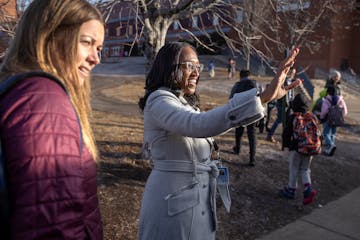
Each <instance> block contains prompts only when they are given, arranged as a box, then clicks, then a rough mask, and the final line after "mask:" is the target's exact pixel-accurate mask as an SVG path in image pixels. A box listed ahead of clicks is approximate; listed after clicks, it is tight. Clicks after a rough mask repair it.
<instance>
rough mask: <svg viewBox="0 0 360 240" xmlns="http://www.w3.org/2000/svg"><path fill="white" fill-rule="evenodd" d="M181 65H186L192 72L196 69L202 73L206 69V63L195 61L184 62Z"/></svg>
mask: <svg viewBox="0 0 360 240" xmlns="http://www.w3.org/2000/svg"><path fill="white" fill-rule="evenodd" d="M180 65H184V66H185V68H186V69H187V70H188V71H190V72H194V71H195V69H196V71H197V72H198V73H201V72H202V70H203V69H204V64H195V63H193V62H182V63H180Z"/></svg>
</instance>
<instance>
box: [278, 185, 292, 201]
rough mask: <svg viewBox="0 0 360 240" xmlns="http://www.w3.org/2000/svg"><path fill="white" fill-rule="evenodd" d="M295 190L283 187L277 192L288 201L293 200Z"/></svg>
mask: <svg viewBox="0 0 360 240" xmlns="http://www.w3.org/2000/svg"><path fill="white" fill-rule="evenodd" d="M295 192H296V188H290V187H284V188H283V189H281V190H280V191H279V196H280V197H284V198H289V199H295Z"/></svg>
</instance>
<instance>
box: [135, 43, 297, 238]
mask: <svg viewBox="0 0 360 240" xmlns="http://www.w3.org/2000/svg"><path fill="white" fill-rule="evenodd" d="M297 54H298V49H295V50H294V51H293V52H292V54H291V55H290V57H289V58H287V59H286V60H285V61H283V62H282V63H281V65H280V66H279V71H278V73H277V75H276V77H275V78H274V80H272V81H271V83H270V84H269V87H268V88H266V89H265V91H264V92H262V93H260V95H258V93H257V91H256V89H252V90H249V91H245V92H242V93H239V94H235V95H234V96H233V98H232V99H231V100H229V102H228V103H227V104H225V105H223V106H220V107H217V108H214V109H212V110H210V111H207V112H200V110H199V95H198V94H197V91H196V88H197V84H198V83H199V75H200V72H201V70H202V68H203V66H202V65H201V64H200V63H199V59H198V56H197V53H196V51H195V49H194V48H193V47H192V46H191V45H189V44H187V43H180V42H174V43H168V44H166V45H165V46H163V47H162V48H161V49H160V51H159V53H158V54H157V56H156V58H155V60H154V63H153V65H152V68H151V70H150V72H149V74H148V76H147V79H146V83H145V95H144V97H142V98H141V99H140V100H139V107H140V109H141V110H142V111H143V114H144V142H143V156H144V158H148V159H150V161H151V163H152V166H153V169H152V172H151V174H150V176H149V178H148V180H147V183H146V186H145V191H144V195H143V199H142V206H141V211H140V222H139V234H138V237H139V239H141V240H145V239H146V240H149V239H156V240H161V239H166V240H167V239H175V240H176V239H194V240H195V239H196V240H201V239H206V240H211V239H215V230H216V225H217V221H216V202H215V196H216V190H218V191H219V193H220V196H221V199H222V201H223V203H224V206H225V208H226V210H227V211H229V210H230V204H231V201H230V196H229V192H228V171H227V169H226V168H225V167H223V166H221V165H220V164H219V163H217V162H216V161H214V159H213V158H212V157H211V155H212V152H213V151H215V150H216V144H214V141H213V139H212V138H211V137H212V136H215V135H218V134H220V133H223V132H224V131H227V130H228V129H230V128H232V127H236V126H239V125H247V124H250V123H252V122H255V121H256V120H258V119H260V118H262V117H263V116H264V115H263V107H262V104H263V103H265V102H267V101H270V100H272V99H274V98H279V97H281V96H283V95H284V94H285V93H286V91H285V90H284V88H283V87H282V86H283V83H284V80H285V77H286V74H287V72H288V70H289V68H290V66H292V64H293V62H294V59H295V57H296V55H297ZM294 87H295V85H294Z"/></svg>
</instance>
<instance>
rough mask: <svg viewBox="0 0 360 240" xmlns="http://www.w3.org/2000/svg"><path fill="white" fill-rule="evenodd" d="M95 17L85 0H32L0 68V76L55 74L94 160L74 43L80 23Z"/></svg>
mask: <svg viewBox="0 0 360 240" xmlns="http://www.w3.org/2000/svg"><path fill="white" fill-rule="evenodd" d="M89 20H98V21H99V22H101V23H102V24H103V26H105V25H104V21H103V17H102V15H101V13H100V12H99V10H98V9H96V8H95V7H94V6H92V5H91V4H90V3H88V2H87V1H85V0H35V1H33V2H32V3H31V4H30V5H29V7H28V8H27V9H26V11H25V12H24V15H23V16H22V17H21V19H20V22H19V25H18V27H17V30H16V34H15V38H14V39H13V41H12V44H11V46H10V48H9V51H8V53H7V55H6V57H5V59H4V62H3V64H2V65H1V68H0V79H1V81H3V80H4V79H5V78H6V77H7V76H9V75H13V74H16V73H23V72H29V71H43V72H47V73H50V74H52V75H54V76H55V77H57V78H58V79H59V80H60V81H61V82H62V83H63V84H64V85H65V87H66V88H67V90H68V93H69V95H70V99H71V102H72V104H73V106H74V108H75V111H76V112H77V114H78V116H79V119H80V123H81V127H82V134H83V139H84V142H85V144H86V146H87V147H88V149H89V151H90V153H91V154H92V156H93V157H94V159H97V155H98V152H97V148H96V145H95V139H94V135H93V132H92V129H91V126H90V122H89V116H90V113H91V107H90V79H87V80H86V81H84V83H83V84H82V85H81V84H80V79H79V77H78V75H77V64H76V59H77V46H78V42H79V31H80V26H81V25H82V24H83V23H85V22H87V21H89Z"/></svg>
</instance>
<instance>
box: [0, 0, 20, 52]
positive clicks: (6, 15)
mask: <svg viewBox="0 0 360 240" xmlns="http://www.w3.org/2000/svg"><path fill="white" fill-rule="evenodd" d="M16 19H17V11H16V0H0V25H1V26H4V28H6V29H7V28H8V26H13V24H14V23H15V21H16ZM9 39H10V38H9V35H8V34H7V33H6V32H5V31H2V28H0V58H2V57H3V54H4V52H5V49H6V48H7V46H8V43H9Z"/></svg>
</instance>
